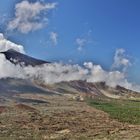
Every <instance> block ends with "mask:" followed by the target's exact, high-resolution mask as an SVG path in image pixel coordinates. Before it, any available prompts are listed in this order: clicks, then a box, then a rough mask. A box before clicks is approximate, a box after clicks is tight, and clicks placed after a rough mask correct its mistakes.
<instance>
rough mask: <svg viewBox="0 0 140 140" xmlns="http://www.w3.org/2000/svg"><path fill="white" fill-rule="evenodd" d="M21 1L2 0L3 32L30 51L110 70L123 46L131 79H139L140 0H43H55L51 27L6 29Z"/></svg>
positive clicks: (53, 0)
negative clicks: (30, 29) (28, 29)
mask: <svg viewBox="0 0 140 140" xmlns="http://www.w3.org/2000/svg"><path fill="white" fill-rule="evenodd" d="M28 1H29V2H33V3H35V2H36V1H37V0H28ZM20 2H22V1H21V0H12V1H11V0H4V1H1V4H0V17H1V19H2V20H1V23H0V25H1V26H0V32H2V33H3V34H5V36H6V37H7V38H8V39H9V40H12V41H14V42H15V43H18V44H21V45H23V46H24V48H25V51H26V53H27V54H28V55H31V56H33V57H36V58H41V59H44V60H48V61H63V62H65V63H68V62H69V61H72V63H79V64H82V63H83V62H85V61H92V62H94V63H96V64H100V65H102V66H103V68H104V69H107V70H109V69H110V68H111V65H112V63H113V57H114V54H115V51H116V49H118V48H123V49H124V50H125V51H126V55H127V57H128V58H129V59H130V61H131V63H132V66H131V67H130V68H129V69H128V71H127V72H128V75H129V79H130V80H131V81H133V82H137V83H140V75H139V69H140V55H139V53H140V8H139V7H140V1H139V0H44V2H42V3H43V4H45V3H54V2H57V5H56V7H55V8H54V9H53V10H51V11H49V12H48V13H47V15H45V16H47V19H48V20H49V21H48V22H47V24H48V25H47V26H44V27H43V28H40V29H38V30H35V31H31V32H30V31H29V32H27V33H22V32H20V31H17V30H14V31H9V30H7V24H8V22H9V20H12V18H14V17H15V5H16V4H17V3H20ZM2 21H3V22H2ZM51 33H55V35H57V38H56V39H57V40H56V41H57V42H55V43H54V40H51V39H50V34H51ZM77 39H79V40H80V42H77ZM80 43H81V44H80ZM79 45H81V46H80V47H81V48H80V49H78V48H79Z"/></svg>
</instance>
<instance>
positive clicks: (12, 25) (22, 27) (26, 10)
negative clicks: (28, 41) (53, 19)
mask: <svg viewBox="0 0 140 140" xmlns="http://www.w3.org/2000/svg"><path fill="white" fill-rule="evenodd" d="M55 7H56V3H46V4H45V3H41V2H39V1H37V2H35V3H32V2H28V1H27V0H23V1H21V2H20V3H17V4H16V6H15V18H14V19H13V20H11V21H10V22H9V24H8V30H15V29H17V30H18V31H20V32H21V33H28V32H30V31H35V30H38V29H41V28H43V27H44V26H45V25H46V24H47V23H48V17H47V15H46V14H47V13H48V12H49V11H50V10H52V9H54V8H55Z"/></svg>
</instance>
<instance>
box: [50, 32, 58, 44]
mask: <svg viewBox="0 0 140 140" xmlns="http://www.w3.org/2000/svg"><path fill="white" fill-rule="evenodd" d="M50 40H51V42H52V43H53V45H54V46H56V45H57V43H58V34H57V33H56V32H50Z"/></svg>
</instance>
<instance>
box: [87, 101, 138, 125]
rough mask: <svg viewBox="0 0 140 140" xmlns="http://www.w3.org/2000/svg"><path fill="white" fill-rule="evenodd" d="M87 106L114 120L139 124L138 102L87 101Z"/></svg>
mask: <svg viewBox="0 0 140 140" xmlns="http://www.w3.org/2000/svg"><path fill="white" fill-rule="evenodd" d="M88 104H89V105H90V106H93V107H95V108H97V109H100V110H103V111H105V112H107V113H109V114H110V116H111V117H112V118H114V119H117V120H119V121H121V122H128V123H131V124H140V102H139V101H126V100H111V101H107V100H88Z"/></svg>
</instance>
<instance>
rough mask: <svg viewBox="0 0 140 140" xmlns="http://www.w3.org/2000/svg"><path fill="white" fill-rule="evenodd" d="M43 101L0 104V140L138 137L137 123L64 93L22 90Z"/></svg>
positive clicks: (136, 139)
mask: <svg viewBox="0 0 140 140" xmlns="http://www.w3.org/2000/svg"><path fill="white" fill-rule="evenodd" d="M25 97H26V98H27V97H28V98H29V97H32V100H33V99H35V97H36V98H38V99H39V100H43V101H46V102H41V103H29V102H28V103H27V102H26V103H17V102H12V101H9V102H8V103H7V104H5V105H4V104H3V105H1V107H0V140H9V139H10V140H20V139H21V140H100V139H101V140H120V139H121V140H140V133H139V132H140V125H130V124H127V123H125V124H124V123H121V122H118V121H117V120H113V119H111V118H110V117H109V115H108V114H107V113H105V112H103V111H100V110H97V109H95V108H93V107H90V106H88V105H87V104H86V103H85V102H80V101H75V100H73V99H72V98H70V97H67V96H57V95H54V96H45V95H42V96H40V95H38V96H37V95H36V96H32V95H30V94H27V95H26V94H25V95H24V98H25Z"/></svg>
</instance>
